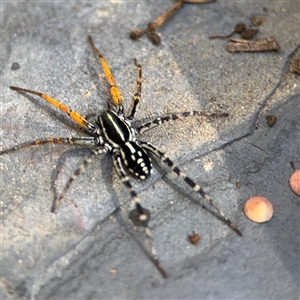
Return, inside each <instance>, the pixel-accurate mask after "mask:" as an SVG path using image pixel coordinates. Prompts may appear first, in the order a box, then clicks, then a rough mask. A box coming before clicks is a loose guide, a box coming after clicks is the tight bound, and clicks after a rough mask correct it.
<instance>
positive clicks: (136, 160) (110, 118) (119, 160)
mask: <svg viewBox="0 0 300 300" xmlns="http://www.w3.org/2000/svg"><path fill="white" fill-rule="evenodd" d="M88 39H89V42H90V44H91V47H92V49H93V51H94V52H95V54H96V55H97V57H98V58H99V61H100V63H101V64H102V67H103V71H104V73H105V76H106V78H107V81H108V84H109V86H110V94H111V98H112V104H113V106H114V107H112V108H110V109H108V110H106V111H105V112H103V113H102V114H100V115H98V116H96V117H95V123H91V122H89V121H87V120H86V119H85V118H84V117H82V116H81V115H80V114H79V113H77V112H75V111H73V110H71V109H69V108H68V107H67V106H65V105H64V104H62V103H60V102H58V101H57V100H55V99H53V98H51V97H50V96H48V95H46V94H43V93H40V92H36V91H33V90H29V89H25V88H20V87H15V86H11V87H10V88H11V89H12V90H15V91H18V92H21V93H29V94H33V95H36V96H39V97H41V98H42V99H44V100H46V101H47V102H48V103H50V104H51V105H53V106H55V107H57V108H58V109H59V110H60V111H61V112H63V113H65V114H67V115H68V116H69V117H70V118H71V119H72V120H73V121H74V122H75V123H77V124H78V125H79V126H80V127H81V128H83V129H85V131H86V133H87V135H88V136H86V137H67V138H65V137H55V138H48V139H42V140H35V141H31V142H27V143H24V144H20V145H17V146H15V147H12V148H10V149H6V150H2V151H1V152H0V155H3V154H8V153H11V152H14V151H16V150H20V149H22V148H26V147H30V146H38V145H42V144H75V145H84V146H86V147H89V148H90V153H89V154H88V155H87V156H86V157H85V158H84V159H83V161H82V163H81V164H80V165H79V167H78V168H77V169H76V170H75V171H74V172H73V174H72V175H71V176H70V177H69V179H68V181H67V183H66V184H65V186H64V189H63V190H62V192H61V193H60V194H59V195H58V196H57V197H56V199H54V201H53V204H52V207H51V212H54V211H55V210H56V208H57V206H58V205H59V203H60V202H61V200H62V199H63V197H64V195H65V194H66V193H67V191H68V190H69V188H70V186H71V184H72V183H73V181H74V180H75V179H76V178H77V177H78V176H79V175H80V174H81V173H82V172H83V171H84V169H85V168H86V167H87V165H88V164H90V163H91V162H92V160H93V158H94V157H95V156H99V155H102V154H106V153H110V154H111V156H112V159H113V164H114V167H115V169H116V171H117V174H118V176H119V178H120V180H121V181H122V183H123V184H124V186H125V187H126V188H127V190H128V192H129V194H130V197H131V202H132V204H133V205H134V207H135V213H136V215H137V219H138V222H139V225H141V226H143V227H144V230H145V233H146V236H147V239H148V241H149V244H150V247H151V258H152V262H153V263H154V265H155V266H156V268H157V269H158V271H159V272H160V273H161V275H162V276H163V277H167V273H166V271H165V270H164V268H163V266H162V265H161V263H160V261H159V259H158V256H157V253H156V249H155V246H154V241H153V238H152V234H151V231H150V229H149V227H148V222H149V218H150V213H149V211H148V210H147V209H146V208H144V207H143V206H142V205H141V202H140V199H139V197H138V195H137V193H136V191H135V190H134V188H133V186H132V184H131V181H130V178H129V177H128V176H127V173H129V174H131V175H132V176H133V177H136V178H138V179H141V180H145V179H146V178H148V177H149V176H150V175H151V173H152V169H153V167H152V163H151V159H150V157H149V154H151V155H152V156H154V157H157V158H158V159H159V160H160V161H161V162H162V163H163V164H165V165H167V167H169V168H170V169H171V170H172V171H173V172H174V173H175V174H177V175H178V176H179V177H181V178H182V179H183V181H184V182H185V183H186V184H187V185H189V186H190V187H191V188H192V189H193V190H194V191H195V192H197V193H199V194H200V195H201V196H202V197H203V198H204V199H205V200H206V202H207V204H208V205H209V207H210V209H211V210H212V211H213V212H214V213H215V214H216V215H217V216H218V217H219V218H220V219H221V220H222V221H223V222H224V223H226V224H227V225H228V226H229V227H230V228H232V229H233V230H234V231H235V232H236V233H237V234H238V235H239V236H242V233H241V232H240V230H239V229H238V228H237V227H236V225H235V224H234V223H233V222H231V221H230V220H229V219H228V218H227V217H226V216H225V215H224V214H223V213H222V212H221V211H220V210H219V208H218V207H217V206H216V205H215V204H214V202H213V201H212V200H211V199H210V197H209V196H208V195H207V194H206V193H205V192H204V191H203V190H202V188H201V187H200V186H199V185H198V184H196V183H195V182H194V181H193V180H192V179H191V178H189V177H188V176H186V175H185V173H183V172H182V171H181V170H180V169H179V168H178V167H177V166H176V165H175V164H174V163H173V162H172V161H171V160H170V158H168V157H167V156H165V154H164V153H163V152H161V151H160V150H159V149H157V148H156V147H155V146H154V145H152V144H151V143H150V142H145V141H142V140H140V139H138V138H137V136H138V135H140V134H142V133H144V132H145V131H147V130H150V129H153V128H155V127H157V126H159V125H161V124H164V123H166V122H169V121H173V120H176V119H178V118H180V117H189V116H196V115H197V116H207V117H224V116H227V115H228V114H227V113H212V114H209V113H205V112H200V111H190V112H183V113H179V114H174V113H171V114H168V115H164V116H162V117H157V118H155V119H153V120H152V121H150V122H146V123H144V124H142V125H140V126H138V127H136V128H135V127H133V125H132V120H133V119H134V115H135V113H136V111H137V108H138V105H139V102H140V99H141V87H142V68H141V66H140V65H139V64H138V62H137V60H136V59H134V63H135V65H136V67H137V80H136V87H135V91H134V95H133V98H132V102H131V105H130V108H129V112H128V114H127V115H125V114H124V108H123V101H122V97H121V95H120V93H119V91H118V89H117V86H116V83H115V81H114V78H113V76H112V74H111V71H110V69H109V67H108V65H107V63H106V61H105V59H104V57H103V56H102V55H101V53H100V52H99V50H98V49H97V48H96V47H95V45H94V43H93V40H92V38H91V37H90V36H89V37H88ZM136 225H137V224H136Z"/></svg>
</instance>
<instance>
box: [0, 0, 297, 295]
mask: <svg viewBox="0 0 300 300" xmlns="http://www.w3.org/2000/svg"><path fill="white" fill-rule="evenodd" d="M171 4H172V1H163V2H157V1H145V2H144V1H139V2H125V1H123V2H122V1H119V2H113V1H111V2H90V3H87V2H85V3H84V2H82V3H67V2H64V3H60V2H57V3H29V2H28V3H21V2H14V3H2V4H1V5H2V10H1V14H2V25H1V31H2V60H1V75H2V77H1V91H2V94H1V95H2V97H1V111H0V112H1V128H0V134H1V139H0V142H1V145H0V146H1V149H5V148H8V147H12V146H13V145H15V144H18V143H21V142H25V141H29V140H34V139H37V138H46V137H55V136H76V135H79V136H80V135H83V132H82V131H81V130H79V129H78V128H77V126H76V125H74V124H73V123H72V122H70V120H68V118H67V117H65V116H62V114H61V113H60V112H57V111H56V110H55V109H52V108H51V107H49V105H47V104H46V103H44V102H43V101H42V100H40V99H39V98H37V97H34V96H31V95H22V94H19V93H16V92H15V91H12V90H10V89H9V86H10V85H15V86H20V87H24V88H30V89H34V90H37V91H41V92H45V93H47V94H49V95H51V96H52V97H54V98H56V99H58V100H60V101H61V102H63V103H64V104H66V105H68V106H69V107H71V108H72V109H74V110H76V111H78V112H80V113H81V114H82V115H84V116H86V115H89V114H93V113H100V112H101V111H103V110H105V109H106V107H107V104H106V103H107V100H108V99H109V93H108V87H107V83H106V80H105V78H104V76H103V75H102V69H101V67H100V66H99V63H98V61H97V59H96V58H95V56H94V54H93V52H92V50H91V48H90V45H89V43H88V40H87V36H88V35H89V34H90V35H91V36H92V37H93V39H94V42H95V45H96V46H97V47H98V48H99V49H100V50H101V52H102V53H103V55H104V56H105V58H106V60H107V62H108V64H109V65H110V67H111V70H112V72H113V74H114V77H115V79H116V81H117V83H118V87H119V89H120V91H121V93H122V95H123V98H124V103H125V105H126V106H128V105H129V104H130V100H131V96H132V91H133V89H134V85H135V80H136V69H135V66H134V64H133V58H134V57H136V58H137V59H138V61H139V63H140V64H141V65H142V67H143V91H142V103H141V105H140V110H139V112H138V113H137V118H138V119H147V118H150V117H154V116H158V115H161V114H164V113H167V112H173V111H175V112H183V111H186V110H192V109H195V110H204V111H209V112H214V111H222V112H224V111H225V112H228V113H229V114H230V116H229V117H228V118H224V119H210V120H207V119H204V118H200V117H197V118H192V119H186V120H182V121H176V122H174V123H172V124H171V123H170V124H166V125H164V126H161V127H160V128H158V129H157V130H154V131H151V132H149V133H147V134H144V135H143V140H150V141H151V142H153V143H154V144H155V145H156V146H157V147H158V148H159V149H161V150H162V151H166V152H167V154H168V155H169V156H170V157H171V158H172V159H173V160H174V161H175V162H176V163H178V164H179V165H180V167H181V168H182V169H183V170H184V171H185V172H186V173H187V174H188V175H190V176H191V177H192V178H195V179H196V181H197V182H199V183H200V184H201V185H202V186H203V188H204V190H205V191H206V192H207V193H209V194H210V195H211V197H212V198H213V199H214V201H215V202H216V203H217V204H218V206H219V207H220V208H221V209H222V210H223V211H224V212H225V213H226V215H228V216H229V217H230V218H231V219H232V220H234V221H235V223H236V224H237V225H238V227H239V228H240V229H241V231H242V232H243V235H244V236H243V237H242V238H240V237H238V236H237V235H236V234H234V232H233V231H231V230H230V228H228V227H227V226H226V225H224V224H223V223H222V222H220V221H219V220H218V219H217V218H215V217H213V216H212V215H211V214H209V213H208V212H207V211H206V210H203V209H202V207H201V205H202V204H203V201H202V199H200V198H199V197H197V196H195V195H194V194H193V193H191V191H190V189H189V188H188V187H185V186H184V185H183V184H182V183H181V181H180V180H178V179H177V178H176V177H175V176H174V175H172V174H170V173H169V172H168V170H167V169H164V168H161V167H159V166H157V167H159V171H160V172H157V171H156V172H155V174H154V176H153V177H152V178H151V179H150V180H148V181H146V182H137V181H135V182H134V185H135V187H136V189H137V191H138V192H140V197H141V199H142V202H143V204H144V205H145V207H147V208H148V209H150V211H151V222H150V227H151V229H152V232H153V236H154V240H155V244H156V247H157V251H158V255H159V258H160V260H161V262H162V264H163V266H164V267H165V269H166V270H167V273H168V275H169V278H168V279H167V280H164V279H162V278H161V276H160V274H159V273H158V272H157V270H156V269H155V267H154V266H153V264H152V263H151V261H150V260H149V257H148V255H147V251H148V248H149V247H148V245H147V241H146V238H145V236H144V233H143V230H141V228H134V227H133V226H132V224H131V222H130V221H129V220H128V212H129V210H130V209H131V207H130V202H129V196H128V193H127V191H126V190H125V189H124V188H123V187H122V185H121V183H120V182H119V181H118V178H117V175H116V173H115V171H114V170H113V166H112V161H111V159H110V157H109V156H107V157H105V158H103V159H96V160H95V162H94V164H93V165H91V166H89V168H88V169H87V170H86V171H85V173H84V174H83V175H82V176H81V177H80V178H78V180H77V181H76V182H75V183H74V184H73V186H72V188H71V189H70V191H69V192H68V194H67V195H66V196H65V198H64V201H63V202H62V203H61V205H60V207H59V208H58V210H57V212H56V213H55V214H52V213H50V207H51V204H52V201H53V198H54V193H55V191H61V189H62V188H63V186H64V184H65V182H66V180H67V179H68V178H69V176H70V174H71V173H72V171H73V170H74V169H75V168H76V167H77V166H78V164H80V161H81V160H82V159H83V157H84V156H85V155H86V154H87V153H88V150H84V149H80V148H78V147H68V146H59V145H56V146H50V145H48V146H41V147H31V148H28V149H26V150H22V151H19V152H15V153H12V154H10V155H4V156H2V157H1V158H0V160H1V191H0V195H1V205H2V213H1V222H2V228H1V231H2V235H1V237H2V257H1V259H2V268H1V270H2V275H1V276H2V277H1V283H2V287H1V290H2V298H3V299H15V298H24V299H25V298H31V299H103V298H118V299H120V298H122V299H137V298H139V299H144V298H145V299H146V298H149V299H154V298H157V299H174V298H190V299H192V298H193V299H196V298H198V299H199V298H201V299H225V298H226V299H233V298H235V299H238V298H239V299H240V298H252V299H265V298H268V299H297V298H299V197H297V196H296V195H295V194H293V193H292V192H291V190H290V189H289V186H288V178H289V176H290V174H291V173H292V169H291V167H290V164H289V162H290V160H293V161H294V162H295V165H296V167H298V168H300V159H299V157H300V150H299V149H300V147H299V143H300V142H299V141H300V124H299V112H300V104H299V103H300V88H299V86H300V82H299V75H296V74H295V73H291V72H290V65H291V62H292V61H293V60H294V59H295V58H296V57H297V56H298V57H299V55H300V50H299V40H300V38H299V32H300V31H299V25H300V24H299V17H300V16H299V11H300V8H299V3H298V2H297V1H276V2H274V1H264V2H249V1H244V2H241V1H239V2H229V1H219V2H218V3H211V4H205V5H188V4H186V5H185V6H184V7H183V9H182V10H181V11H180V12H179V13H178V14H177V15H176V16H174V17H173V18H172V19H171V20H169V21H168V23H166V24H165V25H164V26H163V27H162V28H160V29H159V30H158V33H159V35H160V36H161V38H162V43H161V45H160V46H159V47H155V46H154V45H152V44H151V42H150V41H149V39H148V38H147V37H143V38H141V39H140V40H139V41H132V40H130V39H129V33H130V31H131V30H132V29H137V28H139V29H140V28H144V27H146V25H147V23H148V22H149V21H150V20H153V19H155V18H156V17H157V16H158V15H159V14H161V13H162V12H163V11H165V10H166V9H167V8H168V7H170V5H171ZM253 16H263V17H265V20H266V21H265V22H264V23H263V24H262V25H261V26H260V27H259V30H260V33H259V37H270V36H275V37H276V39H277V42H278V44H279V45H280V47H281V48H280V51H279V52H266V53H235V54H231V53H228V52H227V50H226V41H224V40H209V39H208V37H209V36H211V35H216V34H227V33H229V32H230V31H231V30H232V28H233V27H234V25H235V24H237V23H239V22H244V23H246V24H247V25H250V18H251V17H253ZM13 63H18V64H19V66H20V68H19V69H17V70H16V69H15V66H16V65H14V67H12V66H13ZM267 115H276V116H277V122H276V123H275V125H274V127H268V126H267V124H266V116H267ZM236 181H239V182H240V188H237V186H236ZM254 195H262V196H265V197H267V198H269V199H270V200H271V201H272V203H273V206H274V212H275V213H274V217H273V218H272V219H271V220H270V221H269V222H268V223H265V224H254V223H252V222H250V221H249V220H247V219H246V218H245V217H244V215H243V204H244V202H245V200H246V199H247V198H249V197H251V196H254ZM192 231H196V232H198V233H199V234H200V235H201V241H200V243H199V244H198V245H197V246H193V245H191V244H189V242H188V241H187V235H188V234H189V233H191V232H192Z"/></svg>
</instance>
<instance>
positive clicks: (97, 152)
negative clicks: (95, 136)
mask: <svg viewBox="0 0 300 300" xmlns="http://www.w3.org/2000/svg"><path fill="white" fill-rule="evenodd" d="M107 151H108V150H107V149H106V148H97V149H93V150H92V152H91V153H90V154H89V155H88V156H86V157H85V158H84V160H83V161H82V163H81V164H80V166H79V167H78V168H77V169H76V170H75V171H74V172H73V174H72V175H71V177H70V178H69V180H68V181H67V183H66V185H65V187H64V189H63V190H62V192H61V193H60V195H59V196H58V197H57V198H56V199H55V200H54V202H53V204H52V207H51V212H54V211H55V209H56V208H57V206H58V205H59V203H60V202H61V200H62V199H63V197H64V195H65V194H66V192H67V191H68V189H69V188H70V186H71V184H72V183H73V181H74V180H75V179H76V178H77V177H78V176H79V175H80V174H81V173H82V172H83V171H84V169H85V168H86V166H87V165H88V164H89V163H91V161H92V160H93V158H94V156H97V155H101V154H105V153H107Z"/></svg>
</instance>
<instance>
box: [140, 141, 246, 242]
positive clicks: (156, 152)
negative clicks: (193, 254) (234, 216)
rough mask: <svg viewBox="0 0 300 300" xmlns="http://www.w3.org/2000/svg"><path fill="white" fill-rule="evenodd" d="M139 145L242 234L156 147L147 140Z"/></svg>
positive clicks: (200, 189) (199, 188) (197, 186)
mask: <svg viewBox="0 0 300 300" xmlns="http://www.w3.org/2000/svg"><path fill="white" fill-rule="evenodd" d="M139 144H140V146H141V147H142V148H143V149H145V150H146V151H150V152H151V153H153V154H154V155H155V156H157V157H158V158H160V160H161V161H162V162H163V163H165V164H166V165H168V167H169V168H170V169H171V170H172V171H173V172H174V173H176V174H177V175H178V176H179V177H181V178H182V179H183V180H184V182H185V183H187V184H188V185H189V186H190V187H191V188H192V189H193V190H194V191H195V192H197V193H199V194H200V195H201V196H202V197H203V198H204V199H205V200H206V201H207V203H208V204H209V205H210V207H211V209H212V210H213V211H214V212H215V213H216V214H217V215H218V217H219V218H220V219H221V220H223V222H224V223H226V224H227V225H228V226H229V227H230V228H231V229H232V230H234V231H235V232H236V233H237V234H238V235H239V236H242V233H241V232H240V230H239V229H238V228H237V227H236V225H235V224H234V223H232V222H231V221H230V220H229V219H228V218H227V217H226V216H225V215H224V213H223V212H221V211H220V210H219V208H218V207H217V206H216V205H215V204H214V202H213V201H212V199H210V198H209V196H208V195H207V194H206V193H205V192H204V191H203V190H202V188H201V187H200V186H199V185H198V184H196V183H195V182H194V181H193V180H192V179H191V178H189V177H188V176H186V174H185V173H183V172H182V171H181V170H180V169H179V168H178V167H177V166H176V165H174V163H173V162H172V161H171V160H170V159H169V158H168V157H166V156H165V155H164V154H163V153H162V152H161V151H159V150H158V149H156V148H155V147H154V146H153V145H152V144H150V143H148V142H139Z"/></svg>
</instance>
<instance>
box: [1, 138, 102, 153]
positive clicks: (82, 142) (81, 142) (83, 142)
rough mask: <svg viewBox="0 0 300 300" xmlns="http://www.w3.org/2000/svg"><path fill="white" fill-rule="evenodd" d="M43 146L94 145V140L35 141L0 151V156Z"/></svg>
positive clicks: (55, 139)
mask: <svg viewBox="0 0 300 300" xmlns="http://www.w3.org/2000/svg"><path fill="white" fill-rule="evenodd" d="M44 144H76V145H95V144H96V142H95V138H94V137H82V138H81V137H78V138H76V137H68V138H63V137H57V138H48V139H44V140H36V141H33V142H27V143H24V144H20V145H17V146H14V147H12V148H9V149H6V150H2V151H0V155H3V154H7V153H11V152H14V151H17V150H20V149H23V148H27V147H31V146H39V145H44Z"/></svg>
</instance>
